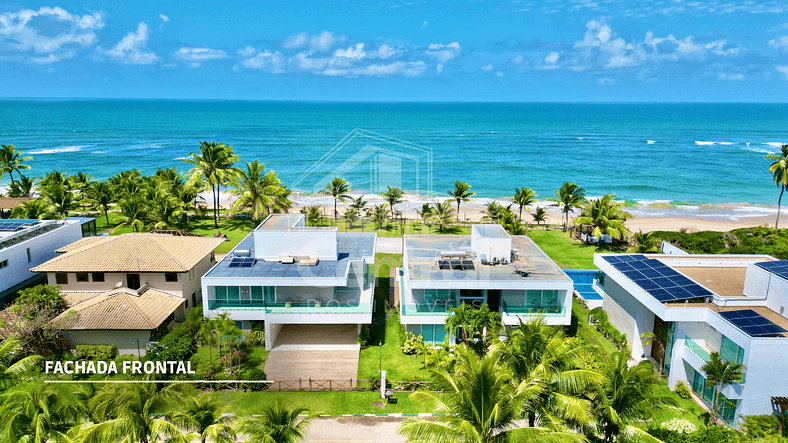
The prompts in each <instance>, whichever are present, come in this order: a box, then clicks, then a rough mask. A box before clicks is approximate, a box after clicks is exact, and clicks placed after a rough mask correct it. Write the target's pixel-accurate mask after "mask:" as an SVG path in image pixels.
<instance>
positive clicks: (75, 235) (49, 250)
mask: <svg viewBox="0 0 788 443" xmlns="http://www.w3.org/2000/svg"><path fill="white" fill-rule="evenodd" d="M81 238H82V222H81V220H76V219H74V220H20V219H3V220H0V306H2V305H4V304H6V303H7V302H10V301H11V300H10V299H9V298H10V297H11V295H13V294H14V293H15V292H16V291H17V290H19V289H21V288H23V287H25V286H27V285H29V284H33V283H35V282H36V281H37V280H45V279H44V276H43V275H41V274H38V273H35V272H31V271H30V268H33V267H35V266H38V265H40V264H42V263H44V262H45V261H47V260H49V259H51V258H54V257H55V256H57V252H55V250H57V249H58V248H61V247H63V246H66V245H68V244H70V243H73V242H75V241H77V240H79V239H81Z"/></svg>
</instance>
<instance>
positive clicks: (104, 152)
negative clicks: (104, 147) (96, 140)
mask: <svg viewBox="0 0 788 443" xmlns="http://www.w3.org/2000/svg"><path fill="white" fill-rule="evenodd" d="M108 152H109V151H93V152H91V154H106V153H108Z"/></svg>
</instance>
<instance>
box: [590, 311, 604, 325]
mask: <svg viewBox="0 0 788 443" xmlns="http://www.w3.org/2000/svg"><path fill="white" fill-rule="evenodd" d="M589 315H591V316H592V317H594V323H596V324H600V323H602V324H604V323H607V322H608V317H607V312H605V310H604V309H602V308H594V309H592V310H591V312H589Z"/></svg>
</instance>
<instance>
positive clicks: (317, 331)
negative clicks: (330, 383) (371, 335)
mask: <svg viewBox="0 0 788 443" xmlns="http://www.w3.org/2000/svg"><path fill="white" fill-rule="evenodd" d="M357 331H358V326H357V325H283V326H282V330H281V331H279V335H278V336H277V338H276V343H274V347H273V349H272V350H271V353H270V354H269V355H268V360H266V362H265V369H264V370H265V374H266V376H267V377H268V379H269V380H281V381H290V380H298V379H304V380H306V379H310V378H311V379H313V380H350V379H353V380H355V379H356V378H358V358H359V351H360V349H361V346H360V345H359V344H358V339H357V337H358V335H357Z"/></svg>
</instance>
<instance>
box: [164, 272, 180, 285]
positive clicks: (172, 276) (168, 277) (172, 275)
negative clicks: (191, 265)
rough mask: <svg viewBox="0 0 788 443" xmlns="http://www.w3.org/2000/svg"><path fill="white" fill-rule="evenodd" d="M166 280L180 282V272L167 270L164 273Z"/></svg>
mask: <svg viewBox="0 0 788 443" xmlns="http://www.w3.org/2000/svg"><path fill="white" fill-rule="evenodd" d="M164 281H166V282H168V283H177V282H178V273H177V272H165V273H164Z"/></svg>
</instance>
